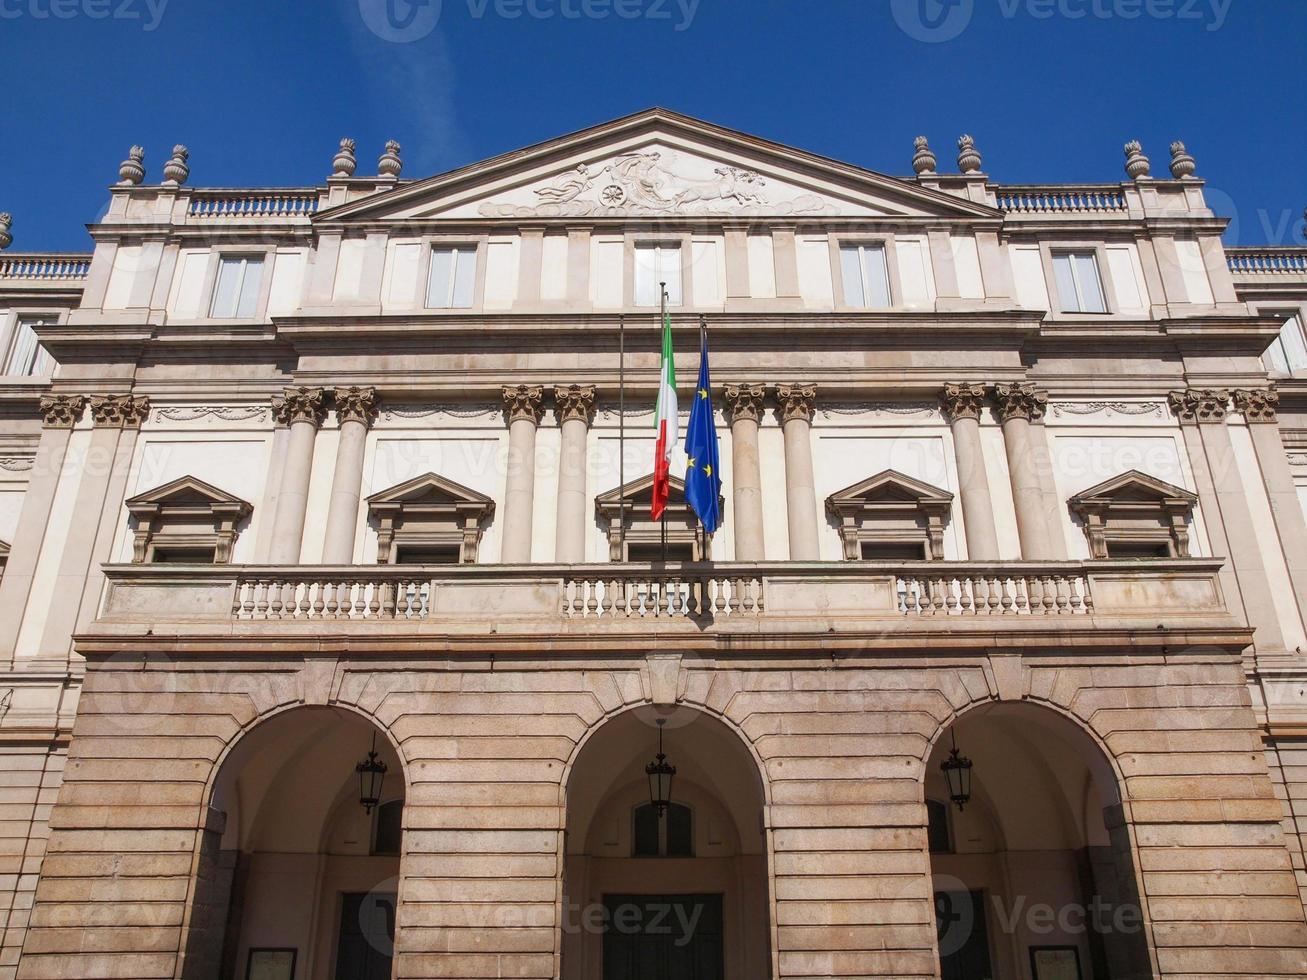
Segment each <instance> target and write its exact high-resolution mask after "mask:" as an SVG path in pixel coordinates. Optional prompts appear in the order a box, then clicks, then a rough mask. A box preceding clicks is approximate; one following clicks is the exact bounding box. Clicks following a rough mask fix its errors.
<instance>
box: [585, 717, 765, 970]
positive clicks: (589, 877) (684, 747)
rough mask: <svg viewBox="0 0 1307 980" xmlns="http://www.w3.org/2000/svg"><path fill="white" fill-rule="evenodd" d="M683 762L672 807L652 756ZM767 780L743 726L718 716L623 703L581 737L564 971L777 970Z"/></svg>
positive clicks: (675, 763) (674, 785)
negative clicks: (658, 784) (654, 791)
mask: <svg viewBox="0 0 1307 980" xmlns="http://www.w3.org/2000/svg"><path fill="white" fill-rule="evenodd" d="M659 718H662V719H664V720H665V725H664V726H663V739H664V741H663V752H664V753H665V755H666V757H667V762H668V763H669V764H671V765H673V766H675V768H676V774H675V776H674V777H673V779H672V781H671V794H670V800H669V801H667V803H668V805H667V806H666V807H663V808H661V812H660V808H659V807H657V806H655V805H653V800H652V798H651V790H650V781H649V779H648V777H647V775H646V772H645V766H646V765H647V764H648V763H649V762H651V761H652V760H653V759H654V756H655V754H656V753H657V751H658V733H659V729H658V726H657V724H656V721H657V719H659ZM764 799H765V797H764V788H763V782H762V777H761V774H760V772H759V769H758V763H757V762H756V760H755V759H754V757H753V755H752V754H751V753H750V752H749V750H748V748H747V746H746V745H745V744H744V742H743V741H742V740H741V738H740V736H739V735H737V734H736V733H735V732H734V731H732V730H731V729H730V728H728V727H727V726H726V725H725V724H724V723H722V722H721V721H719V720H717V719H716V718H713V717H712V716H711V715H708V714H705V713H703V712H700V711H697V710H694V709H690V708H679V709H676V710H674V711H671V712H662V711H659V710H658V709H654V708H642V709H637V710H635V711H629V712H626V713H623V714H620V715H618V716H616V717H615V718H612V719H610V720H609V721H607V722H605V723H604V725H603V726H602V727H600V728H599V729H598V730H597V731H595V732H593V733H592V734H591V736H590V738H589V739H588V741H587V742H586V743H585V744H584V745H583V746H582V748H581V751H580V752H579V753H578V755H577V758H576V760H575V761H574V763H573V765H572V768H571V772H570V774H569V775H568V778H567V834H566V860H565V865H564V896H563V919H562V926H563V945H562V950H563V960H562V976H563V977H564V978H565V980H627V978H636V977H650V976H656V977H658V978H659V980H682V978H685V980H688V978H693V980H746V978H747V980H757V978H766V977H769V976H771V949H770V947H771V928H770V922H771V901H770V897H769V892H768V876H767V835H766V831H765V828H764V826H763V805H764Z"/></svg>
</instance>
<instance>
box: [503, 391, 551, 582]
mask: <svg viewBox="0 0 1307 980" xmlns="http://www.w3.org/2000/svg"><path fill="white" fill-rule="evenodd" d="M543 403H544V389H543V388H542V387H541V386H540V385H505V386H504V415H505V417H506V418H507V420H508V483H507V487H506V488H505V491H504V541H503V545H502V546H501V550H500V558H499V560H500V561H502V562H504V563H505V564H517V563H521V562H529V561H530V560H531V522H532V518H533V509H534V507H535V482H536V429H537V428H538V427H539V425H540V416H541V415H542V414H544V409H543Z"/></svg>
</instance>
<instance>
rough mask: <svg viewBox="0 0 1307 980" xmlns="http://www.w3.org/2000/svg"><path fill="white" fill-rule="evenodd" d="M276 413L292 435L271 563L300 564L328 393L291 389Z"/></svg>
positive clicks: (274, 524)
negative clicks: (305, 520) (310, 481)
mask: <svg viewBox="0 0 1307 980" xmlns="http://www.w3.org/2000/svg"><path fill="white" fill-rule="evenodd" d="M273 411H274V413H275V414H276V416H277V421H278V422H280V423H281V424H282V425H285V426H289V428H290V435H289V438H288V439H287V440H286V459H285V462H284V463H283V464H282V475H281V491H280V492H279V493H278V494H277V513H276V515H275V516H274V517H273V522H272V548H271V549H270V550H269V552H268V561H270V562H271V563H273V564H274V565H298V564H299V560H300V548H301V547H302V545H303V543H304V516H305V513H306V511H307V509H308V505H309V477H310V476H311V475H312V473H313V444H314V442H315V441H316V440H317V436H318V427H319V426H321V425H322V420H323V418H324V417H325V416H326V414H327V408H326V393H325V392H324V391H323V390H322V389H321V388H303V387H301V388H287V389H286V392H285V394H284V395H283V396H282V397H281V398H279V399H277V401H276V402H274V404H273Z"/></svg>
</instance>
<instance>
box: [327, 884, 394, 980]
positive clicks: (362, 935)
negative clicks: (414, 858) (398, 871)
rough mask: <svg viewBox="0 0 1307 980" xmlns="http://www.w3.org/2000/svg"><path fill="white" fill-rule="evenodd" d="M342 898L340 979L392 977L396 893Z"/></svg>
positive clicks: (338, 948)
mask: <svg viewBox="0 0 1307 980" xmlns="http://www.w3.org/2000/svg"><path fill="white" fill-rule="evenodd" d="M341 898H342V902H341V906H340V938H339V939H338V940H337V941H336V980H390V964H391V960H392V958H393V957H394V952H395V896H394V895H383V894H378V893H376V892H367V893H363V892H357V893H349V894H345V895H342V896H341Z"/></svg>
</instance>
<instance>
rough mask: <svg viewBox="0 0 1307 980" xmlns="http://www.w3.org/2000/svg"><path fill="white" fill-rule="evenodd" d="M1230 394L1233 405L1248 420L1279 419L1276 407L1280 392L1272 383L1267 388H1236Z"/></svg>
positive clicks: (1269, 420) (1266, 420)
mask: <svg viewBox="0 0 1307 980" xmlns="http://www.w3.org/2000/svg"><path fill="white" fill-rule="evenodd" d="M1230 395H1231V397H1232V398H1233V399H1234V407H1235V408H1236V409H1237V410H1238V411H1240V412H1242V413H1243V417H1244V419H1245V420H1247V421H1248V422H1277V421H1279V417H1278V416H1277V414H1276V409H1277V408H1278V407H1279V404H1280V393H1279V392H1278V391H1276V390H1275V386H1274V385H1272V386H1271V387H1269V388H1236V389H1235V390H1234V391H1232V392H1231V393H1230Z"/></svg>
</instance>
